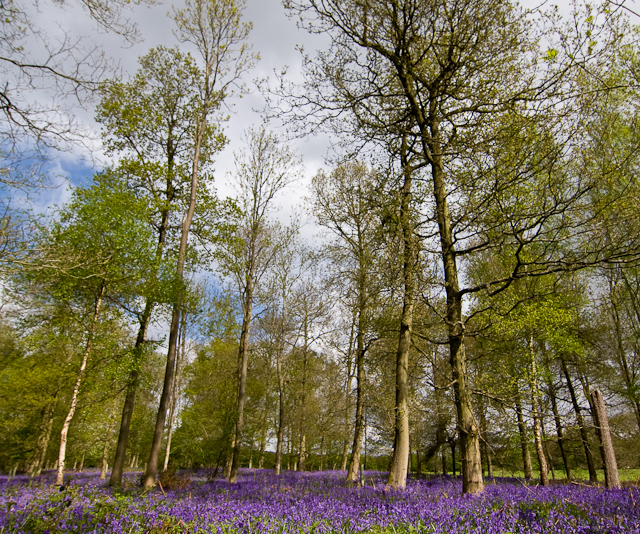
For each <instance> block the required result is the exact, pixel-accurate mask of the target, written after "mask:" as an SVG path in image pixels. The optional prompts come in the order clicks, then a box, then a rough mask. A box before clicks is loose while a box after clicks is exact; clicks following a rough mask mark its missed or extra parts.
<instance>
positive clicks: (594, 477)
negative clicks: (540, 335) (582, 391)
mask: <svg viewBox="0 0 640 534" xmlns="http://www.w3.org/2000/svg"><path fill="white" fill-rule="evenodd" d="M560 363H561V365H562V372H563V373H564V377H565V379H566V381H567V387H568V388H569V395H570V396H571V403H572V404H573V409H574V411H575V412H576V421H577V423H578V428H579V430H580V438H581V440H582V446H583V447H584V453H585V456H586V458H587V467H588V469H589V480H590V481H591V482H593V483H594V484H595V483H596V482H598V473H597V472H596V468H595V463H594V459H593V453H592V452H591V447H589V437H588V434H587V429H586V427H585V426H584V419H583V417H582V412H581V408H580V404H579V403H578V397H577V396H576V391H575V388H574V387H573V382H572V381H571V375H570V374H569V367H568V366H567V362H566V360H565V359H564V358H563V357H562V356H561V357H560Z"/></svg>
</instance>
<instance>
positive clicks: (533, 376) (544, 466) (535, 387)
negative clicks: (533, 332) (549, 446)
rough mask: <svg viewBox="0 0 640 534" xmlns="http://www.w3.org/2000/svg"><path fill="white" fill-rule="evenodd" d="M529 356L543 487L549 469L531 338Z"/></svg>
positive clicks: (534, 434) (536, 437)
mask: <svg viewBox="0 0 640 534" xmlns="http://www.w3.org/2000/svg"><path fill="white" fill-rule="evenodd" d="M529 355H530V356H531V412H532V414H531V415H532V416H533V437H534V440H535V444H536V453H537V454H538V464H539V466H540V483H541V484H542V485H543V486H548V485H549V472H548V471H549V468H548V467H547V459H546V456H545V454H544V447H543V444H542V431H541V426H542V421H541V417H540V409H539V404H538V403H539V401H538V367H537V364H536V356H535V351H534V350H533V336H529Z"/></svg>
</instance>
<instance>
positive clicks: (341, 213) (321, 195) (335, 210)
mask: <svg viewBox="0 0 640 534" xmlns="http://www.w3.org/2000/svg"><path fill="white" fill-rule="evenodd" d="M377 181H378V177H377V175H376V173H375V171H373V170H371V169H370V168H368V167H367V165H365V164H364V163H360V162H345V163H343V164H341V165H340V166H338V167H336V168H335V169H334V170H333V171H332V172H331V173H330V174H329V175H327V174H326V173H325V172H324V171H320V172H319V173H318V174H317V175H316V176H315V177H314V179H313V181H312V186H311V187H312V192H313V197H312V208H313V212H314V214H315V216H316V218H317V220H318V223H320V225H322V226H324V227H325V228H327V229H328V230H329V231H330V232H331V233H332V234H333V239H332V241H331V242H330V244H329V249H330V254H331V256H332V257H333V258H334V260H335V264H336V267H337V269H338V270H339V272H340V274H339V275H338V276H337V277H336V279H337V280H339V281H340V283H341V284H342V285H343V287H341V288H340V291H341V292H344V293H345V294H346V295H347V298H346V300H347V301H349V302H350V306H352V307H353V310H354V317H357V319H355V323H354V324H355V330H354V337H355V369H356V372H355V375H356V413H355V427H354V435H353V444H352V447H351V458H350V460H349V465H348V468H347V481H349V482H357V481H358V470H359V467H360V454H361V451H362V438H363V433H364V424H363V423H364V421H363V417H364V399H365V376H364V364H365V361H364V360H365V354H366V351H367V349H368V346H369V343H370V342H371V340H372V337H373V336H372V330H371V316H372V309H373V306H372V304H373V300H374V299H375V298H376V295H377V287H378V284H377V283H376V277H375V269H376V268H375V260H376V252H377V249H378V244H379V238H380V236H379V227H380V218H379V211H378V210H377V209H376V204H375V202H374V201H373V199H372V198H371V192H373V191H375V189H376V186H377Z"/></svg>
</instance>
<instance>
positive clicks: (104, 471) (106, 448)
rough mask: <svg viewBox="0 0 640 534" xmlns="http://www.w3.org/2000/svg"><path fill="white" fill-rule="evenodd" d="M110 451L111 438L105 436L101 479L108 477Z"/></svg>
mask: <svg viewBox="0 0 640 534" xmlns="http://www.w3.org/2000/svg"><path fill="white" fill-rule="evenodd" d="M108 452H109V440H108V439H106V438H105V440H104V445H103V447H102V462H101V463H100V480H104V479H105V478H107V469H108V468H109V466H108V465H107V453H108Z"/></svg>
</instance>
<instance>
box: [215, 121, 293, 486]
mask: <svg viewBox="0 0 640 534" xmlns="http://www.w3.org/2000/svg"><path fill="white" fill-rule="evenodd" d="M246 142H247V151H246V152H241V153H239V154H237V155H236V169H237V171H236V180H237V185H238V189H239V197H240V198H239V204H240V209H241V211H242V216H241V222H240V223H239V227H238V232H237V238H236V239H234V240H230V241H229V243H228V245H229V246H227V247H226V248H221V249H220V250H219V252H218V258H219V261H220V263H221V265H222V267H223V269H224V271H225V272H226V273H228V274H229V275H230V276H231V277H232V278H233V281H234V283H235V285H236V288H237V291H238V294H239V295H240V301H241V306H242V328H241V331H240V340H239V341H240V347H239V349H238V394H237V397H236V399H237V407H236V415H235V420H236V428H235V434H234V438H233V442H234V447H233V462H232V466H231V473H230V476H229V481H230V482H232V483H235V482H237V477H238V467H239V461H240V450H241V443H242V432H243V424H244V404H245V401H246V384H247V365H248V358H249V335H250V332H251V324H252V321H253V306H254V298H255V293H256V288H257V286H258V285H259V284H260V282H261V280H262V278H263V276H264V274H265V272H266V270H267V268H268V266H269V264H270V263H271V262H272V261H273V258H274V254H275V250H276V248H277V245H278V244H277V242H275V240H274V237H275V235H274V229H273V228H270V227H269V220H268V216H269V214H270V212H271V210H273V207H274V206H273V202H274V200H275V198H276V196H277V195H278V193H280V192H281V191H282V190H283V189H284V188H285V187H286V186H287V185H288V184H289V183H290V182H291V181H293V180H295V179H296V178H297V177H298V174H299V172H300V171H299V167H298V165H299V163H298V158H297V157H296V156H295V155H294V154H293V153H292V152H291V151H290V150H289V148H288V147H287V146H286V145H285V143H284V140H283V139H281V138H279V137H278V136H276V135H275V134H272V133H269V132H268V131H267V130H266V129H265V128H264V127H262V128H259V129H250V130H248V131H247V133H246Z"/></svg>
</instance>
